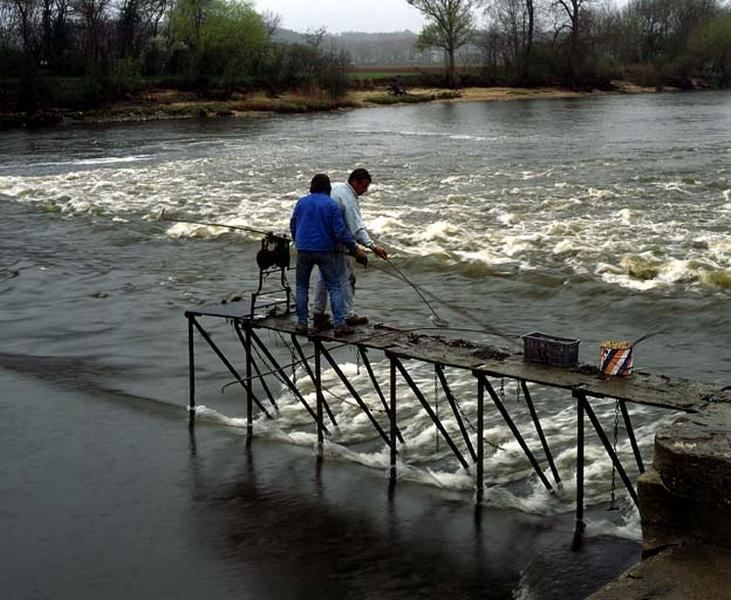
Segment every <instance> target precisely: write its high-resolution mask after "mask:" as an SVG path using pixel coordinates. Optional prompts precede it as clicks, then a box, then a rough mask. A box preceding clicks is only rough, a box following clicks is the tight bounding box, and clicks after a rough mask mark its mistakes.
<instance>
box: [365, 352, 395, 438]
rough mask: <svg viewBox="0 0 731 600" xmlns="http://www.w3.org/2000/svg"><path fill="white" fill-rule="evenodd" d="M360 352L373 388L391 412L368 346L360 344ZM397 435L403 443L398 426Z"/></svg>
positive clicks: (385, 408)
mask: <svg viewBox="0 0 731 600" xmlns="http://www.w3.org/2000/svg"><path fill="white" fill-rule="evenodd" d="M358 352H359V353H360V357H361V359H362V360H363V364H364V365H365V368H366V371H368V376H369V377H370V378H371V383H372V384H373V388H374V389H375V390H376V393H377V394H378V397H379V398H380V399H381V404H383V408H384V410H385V411H386V412H389V405H388V402H386V397H385V396H384V395H383V391H382V390H381V386H380V385H378V380H377V379H376V375H375V374H374V373H373V367H372V366H371V361H370V360H368V354H367V352H366V348H364V347H363V346H358ZM396 436H397V437H398V439H399V442H401V443H402V444H403V443H404V438H403V436H402V435H401V430H400V429H399V428H398V427H397V428H396Z"/></svg>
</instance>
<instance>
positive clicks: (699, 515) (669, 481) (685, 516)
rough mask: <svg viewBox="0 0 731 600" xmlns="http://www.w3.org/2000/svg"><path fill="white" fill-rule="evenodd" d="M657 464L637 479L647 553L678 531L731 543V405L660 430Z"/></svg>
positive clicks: (708, 409) (685, 417) (710, 406)
mask: <svg viewBox="0 0 731 600" xmlns="http://www.w3.org/2000/svg"><path fill="white" fill-rule="evenodd" d="M653 467H654V471H655V473H652V472H648V473H647V474H646V476H643V477H642V478H641V481H640V483H639V486H640V496H641V498H642V499H641V514H642V522H643V536H644V535H645V533H646V532H647V539H646V540H644V544H643V545H644V547H645V551H650V550H651V549H652V546H653V545H654V546H655V547H658V546H659V545H663V544H665V543H673V542H672V538H673V537H674V534H677V536H679V537H689V538H695V539H697V540H699V541H704V542H708V543H712V544H719V545H722V546H728V547H731V404H729V403H727V402H724V401H718V402H714V403H709V404H708V405H707V406H706V408H705V409H704V410H702V411H701V412H699V413H696V414H688V415H683V416H682V417H680V418H678V419H676V420H675V421H674V422H673V423H672V424H670V425H668V426H665V427H663V428H661V429H660V430H658V432H657V434H656V435H655V452H654V458H653ZM653 538H657V539H653Z"/></svg>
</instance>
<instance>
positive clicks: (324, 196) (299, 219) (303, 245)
mask: <svg viewBox="0 0 731 600" xmlns="http://www.w3.org/2000/svg"><path fill="white" fill-rule="evenodd" d="M330 191H331V186H330V178H329V177H328V176H327V175H324V174H318V175H315V176H314V177H313V178H312V182H311V183H310V193H309V195H307V196H303V197H302V198H300V199H299V200H298V201H297V204H296V205H295V207H294V211H293V212H292V218H291V219H290V221H289V230H290V232H291V234H292V239H293V240H294V245H295V247H296V248H297V284H296V303H297V327H296V328H295V333H298V334H306V333H307V321H308V316H309V315H308V310H307V305H308V303H309V288H310V275H311V274H312V269H313V267H314V266H315V265H317V267H318V269H319V270H320V275H321V276H322V278H323V280H324V282H325V286H326V287H327V290H328V292H329V293H330V304H331V306H332V311H333V321H334V322H335V331H334V334H335V337H342V336H344V335H348V334H350V333H353V329H352V328H351V327H349V326H348V325H346V323H345V317H346V316H347V315H346V314H345V306H344V304H343V295H342V292H341V290H340V281H341V279H342V273H341V261H340V260H339V252H338V244H343V245H344V246H346V247H347V248H348V249H349V250H350V251H351V252H353V253H355V254H356V256H359V255H362V254H363V250H360V249H358V248H357V246H356V244H355V241H354V240H353V236H352V235H350V232H349V231H348V228H347V227H346V226H345V222H344V221H343V214H342V211H341V210H340V207H339V206H338V205H337V204H335V202H334V201H333V200H332V199H331V198H330Z"/></svg>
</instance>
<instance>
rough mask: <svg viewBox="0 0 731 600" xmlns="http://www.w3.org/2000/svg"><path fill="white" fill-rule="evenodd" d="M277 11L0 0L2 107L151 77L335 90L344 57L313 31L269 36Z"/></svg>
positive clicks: (89, 100)
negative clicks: (294, 39)
mask: <svg viewBox="0 0 731 600" xmlns="http://www.w3.org/2000/svg"><path fill="white" fill-rule="evenodd" d="M279 20H280V19H279V16H277V15H275V14H271V13H264V14H260V13H258V12H257V11H255V10H254V8H253V5H252V3H251V2H250V1H245V0H244V1H242V0H238V1H237V0H0V109H3V108H5V109H8V108H9V107H11V106H12V107H16V108H21V109H26V110H29V109H32V108H34V107H36V106H38V105H42V104H50V105H54V104H55V105H56V106H59V105H64V104H65V105H73V106H78V107H79V108H86V107H90V106H95V105H98V104H100V103H102V102H104V101H105V100H108V99H112V98H115V97H120V96H121V95H123V94H125V93H130V92H135V91H139V90H141V89H143V88H144V87H145V86H148V85H150V83H152V82H155V81H157V82H159V83H162V84H165V85H168V86H171V87H177V88H180V89H189V90H191V91H195V92H197V93H199V94H201V95H202V96H207V97H227V96H229V95H230V94H231V93H232V92H233V91H234V90H244V91H245V90H251V89H265V90H267V91H269V92H270V93H271V94H277V93H280V92H282V91H284V90H287V89H299V90H303V91H305V92H308V93H313V92H315V91H319V92H323V93H326V94H329V95H331V96H333V97H337V96H340V95H342V94H343V93H344V92H345V91H346V89H347V72H348V68H349V64H350V60H349V57H348V56H347V55H346V54H345V53H343V52H339V51H337V50H334V49H332V48H325V47H321V45H320V41H321V38H318V36H312V37H310V38H306V39H305V41H304V42H302V43H275V42H274V41H273V40H272V34H273V33H274V31H275V30H276V28H277V27H278V25H279Z"/></svg>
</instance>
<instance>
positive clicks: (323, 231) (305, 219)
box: [289, 193, 355, 252]
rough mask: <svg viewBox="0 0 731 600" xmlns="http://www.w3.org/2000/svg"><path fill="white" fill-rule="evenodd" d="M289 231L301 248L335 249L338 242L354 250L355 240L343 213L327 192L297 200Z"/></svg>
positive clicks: (314, 249)
mask: <svg viewBox="0 0 731 600" xmlns="http://www.w3.org/2000/svg"><path fill="white" fill-rule="evenodd" d="M289 231H290V233H291V234H292V239H293V240H294V245H295V247H296V248H297V250H300V251H304V252H336V251H337V249H338V242H339V243H341V244H344V245H346V246H347V247H348V248H350V250H355V241H354V240H353V236H352V235H350V232H349V231H348V228H347V227H346V226H345V221H343V213H342V211H341V210H340V207H339V206H338V205H337V204H335V202H334V201H333V200H332V198H330V196H328V195H327V194H322V193H315V194H309V195H307V196H303V197H302V198H300V199H299V200H297V204H295V207H294V211H293V212H292V218H291V219H290V221H289Z"/></svg>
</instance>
